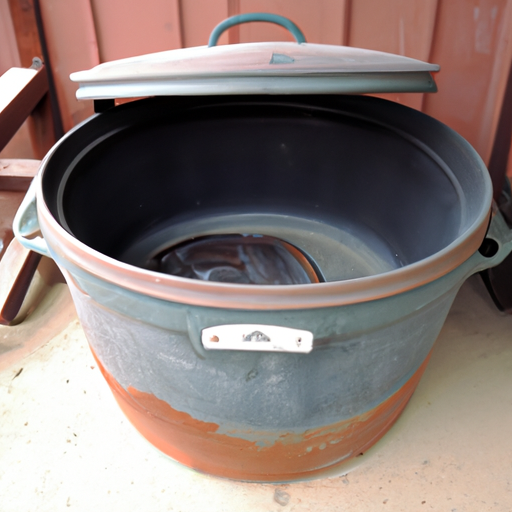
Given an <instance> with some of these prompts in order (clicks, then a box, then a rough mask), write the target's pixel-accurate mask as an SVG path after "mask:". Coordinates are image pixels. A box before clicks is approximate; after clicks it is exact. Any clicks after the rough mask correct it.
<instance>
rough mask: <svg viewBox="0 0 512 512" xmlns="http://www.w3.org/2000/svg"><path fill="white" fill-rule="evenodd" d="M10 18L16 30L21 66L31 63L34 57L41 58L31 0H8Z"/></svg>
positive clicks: (27, 65)
mask: <svg viewBox="0 0 512 512" xmlns="http://www.w3.org/2000/svg"><path fill="white" fill-rule="evenodd" d="M8 1H9V7H10V13H11V19H12V22H13V24H14V29H15V32H16V40H17V45H18V52H19V55H20V60H21V67H24V68H28V67H30V66H31V65H32V59H33V58H34V57H39V58H42V55H43V54H42V51H41V43H40V41H39V35H38V33H37V26H36V23H35V15H34V5H33V2H32V0H8Z"/></svg>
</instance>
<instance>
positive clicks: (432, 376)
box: [0, 277, 512, 512]
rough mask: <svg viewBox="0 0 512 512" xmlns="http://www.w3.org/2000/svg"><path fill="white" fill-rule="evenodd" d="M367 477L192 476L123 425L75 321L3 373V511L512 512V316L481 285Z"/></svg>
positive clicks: (369, 459) (452, 320)
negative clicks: (249, 479)
mask: <svg viewBox="0 0 512 512" xmlns="http://www.w3.org/2000/svg"><path fill="white" fill-rule="evenodd" d="M2 332H5V331H1V332H0V334H2ZM1 338H2V336H0V343H1ZM0 357H1V356H0ZM20 371H21V373H20ZM357 464H358V466H357V467H356V468H354V469H352V471H350V472H349V473H348V475H346V476H337V477H333V478H324V479H319V480H313V481H309V482H299V483H294V484H283V485H262V484H249V483H241V482H233V481H227V480H220V479H217V478H214V477H210V476H207V475H202V474H198V473H195V472H194V471H192V470H189V469H187V468H184V467H183V466H181V465H179V464H178V463H175V462H173V461H171V460H170V459H169V458H167V457H166V456H164V455H162V454H160V453H159V452H158V451H157V450H156V449H154V448H153V447H152V446H150V445H149V443H147V442H146V441H145V440H144V439H143V438H142V437H141V436H140V435H139V434H138V433H137V432H136V431H135V430H134V428H133V427H132V426H131V425H130V424H129V422H128V421H127V420H125V419H124V416H123V415H122V413H121V412H120V410H119V409H118V407H117V404H116V403H115V401H114V399H113V397H112V395H111V393H110V391H109V389H108V387H107V384H106V383H105V382H104V381H103V378H102V376H101V374H100V372H99V370H98V368H97V367H96V364H95V362H94V360H93V358H92V356H91V354H90V352H89V350H88V348H87V344H86V341H85V337H84V334H83V331H82V330H81V328H80V326H79V324H78V321H77V320H72V321H71V323H69V324H68V325H67V327H65V328H64V329H63V330H62V332H60V333H59V334H58V335H57V336H55V337H54V338H53V339H51V341H49V342H46V343H45V344H44V345H43V346H42V347H40V348H39V349H37V350H36V351H35V352H33V353H32V354H30V355H26V353H22V356H20V359H18V360H16V361H14V362H12V364H10V365H9V366H8V367H7V368H4V369H3V370H1V371H0V511H1V512H25V511H30V512H39V511H41V512H42V511H52V512H53V511H61V510H62V511H68V510H75V511H84V512H85V511H87V512H103V511H109V512H111V511H123V512H129V511H144V512H145V511H151V512H157V511H180V512H189V511H208V512H221V511H222V512H231V511H237V512H238V511H250V512H260V511H261V512H275V511H283V512H286V511H294V512H303V511H317V512H321V511H329V512H338V511H339V512H341V511H357V512H365V511H393V512H398V511H407V512H411V511H412V512H414V511H427V510H437V511H446V512H472V511H475V512H476V511H478V512H485V511H496V512H510V510H512V316H504V315H502V314H500V313H499V312H498V311H497V310H496V309H495V307H494V305H493V304H492V303H491V301H490V299H489V297H488V296H487V293H486V291H485V290H484V288H483V285H482V284H481V282H480V281H479V279H478V278H477V277H473V278H471V279H470V280H469V281H468V282H467V283H466V284H465V285H464V286H463V288H462V290H461V292H460V293H459V295H458V297H457V300H456V302H455V304H454V306H453V308H452V311H451V312H450V315H449V317H448V319H447V322H446V324H445V327H444V329H443V331H442V333H441V336H440V338H439V340H438V341H437V344H436V346H435V349H434V353H433V356H432V359H431V362H430V363H429V366H428V368H427V371H426V373H425V375H424V377H423V379H422V380H421V382H420V385H419V387H418V389H417V390H416V392H415V394H414V395H413V397H412V399H411V401H410V403H409V405H408V406H407V408H406V410H405V412H404V413H403V415H402V416H401V417H400V419H399V420H398V422H397V423H396V424H395V426H394V427H393V428H392V430H391V431H390V432H389V433H388V434H387V435H386V436H385V437H384V439H383V440H382V441H381V442H379V444H378V445H377V446H376V447H374V449H372V450H370V451H369V452H367V453H366V454H364V455H363V456H362V457H359V458H358V459H357ZM346 469H347V468H346Z"/></svg>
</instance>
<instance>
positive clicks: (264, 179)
mask: <svg viewBox="0 0 512 512" xmlns="http://www.w3.org/2000/svg"><path fill="white" fill-rule="evenodd" d="M374 112H375V115H374V114H373V113H374ZM432 122H433V123H435V125H434V126H433V128H434V130H432V129H430V130H423V129H422V127H421V124H422V123H423V124H424V123H427V125H426V126H427V128H432V127H430V126H429V125H428V123H432ZM408 126H410V127H411V131H412V132H414V131H415V133H414V134H413V135H412V134H411V133H409V131H407V130H406V129H404V127H405V128H407V127H408ZM441 126H442V125H441V124H440V123H437V122H435V121H433V120H431V119H430V118H427V116H424V115H423V114H421V113H419V112H415V111H412V110H411V109H408V108H405V107H401V106H399V105H395V104H390V102H386V101H384V100H378V99H375V98H365V97H359V98H355V97H321V98H320V97H317V98H315V97H309V98H307V97H299V98H298V97H294V98H283V97H244V98H179V99H175V98H151V99H146V100H140V101H136V102H133V103H130V104H126V105H122V106H119V107H115V108H113V109H111V110H109V111H107V112H105V113H103V114H100V115H98V116H96V117H94V118H92V119H91V120H90V121H89V122H87V123H85V124H84V125H82V126H81V127H80V128H78V129H77V130H75V131H74V132H73V133H72V134H70V135H69V136H68V137H66V138H65V139H64V140H63V141H61V143H60V144H59V146H58V147H57V148H56V150H55V152H54V153H53V155H52V157H51V158H50V159H49V162H48V164H47V167H46V169H45V172H44V176H43V194H44V197H45V201H46V203H47V205H48V207H49V208H50V211H51V212H52V214H53V215H54V217H55V218H56V219H57V220H58V222H59V223H60V224H61V225H62V226H63V227H64V228H65V229H67V230H68V231H69V232H70V233H71V234H72V235H73V236H75V237H76V238H77V239H79V240H80V241H81V242H83V243H85V244H86V245H88V246H89V247H91V248H93V249H95V250H97V251H99V252H100V253H103V254H105V255H107V256H110V257H112V258H114V259H117V260H120V261H124V262H127V263H131V264H133V265H136V266H140V267H145V268H149V269H151V268H154V261H155V258H158V257H159V255H163V254H166V253H167V252H168V251H169V250H170V249H171V248H172V247H174V246H179V245H180V244H183V243H185V242H186V241H187V240H191V239H194V238H197V237H204V236H212V235H251V236H253V235H257V236H260V235H261V236H268V237H275V238H277V239H279V240H281V241H283V242H284V243H287V244H291V245H292V246H294V247H296V248H297V249H298V250H299V251H301V252H302V253H303V254H304V255H305V257H306V258H307V259H308V260H310V261H311V262H312V263H313V265H314V266H315V267H317V268H318V269H319V272H320V274H321V275H322V276H323V278H322V280H323V279H325V280H326V281H337V280H343V279H351V278H357V277H364V276H368V275H374V274H378V273H382V272H387V271H389V270H393V269H396V268H399V267H401V266H404V265H409V264H411V263H414V262H417V261H419V260H422V259H424V258H427V257H429V256H431V255H433V254H435V253H436V252H438V251H440V250H442V249H443V248H445V247H446V246H447V245H449V244H450V243H452V242H453V241H454V240H456V239H457V237H458V236H460V235H461V233H463V232H464V231H465V230H467V229H468V226H470V225H471V223H472V222H474V221H475V218H476V217H477V216H478V215H479V214H480V209H481V205H479V204H478V183H476V182H475V178H474V176H478V172H480V173H481V171H480V170H478V169H477V170H476V171H478V172H476V171H473V170H472V169H471V167H474V168H477V167H478V165H477V164H474V163H473V164H471V165H467V164H466V166H465V167H466V169H463V167H464V165H465V163H464V161H460V158H459V159H457V155H454V157H453V160H454V162H455V164H454V165H452V164H450V163H448V164H447V163H446V158H444V157H443V155H442V154H441V156H439V155H440V152H439V151H438V150H437V146H439V147H440V148H441V147H442V151H441V153H442V152H443V151H444V152H445V155H448V156H449V158H447V159H448V160H449V159H450V158H452V157H451V153H452V152H453V150H450V148H449V147H448V149H447V148H446V147H445V146H449V141H447V139H446V136H447V135H446V133H445V134H444V136H443V134H441V135H439V134H437V133H433V132H434V131H435V129H437V130H438V131H441V132H442V129H441V128H438V127H441ZM423 131H425V138H427V139H429V140H426V141H422V140H421V139H420V138H419V136H418V134H420V137H421V133H423ZM448 135H449V134H448ZM436 145H437V146H436ZM455 152H456V151H455ZM457 162H459V163H457ZM457 166H459V167H460V169H459V168H458V167H457ZM454 167H457V168H455V169H454ZM468 167H469V169H468ZM464 173H466V174H464ZM471 173H473V174H471ZM479 179H481V178H479ZM471 180H473V181H471ZM464 181H467V182H468V183H471V184H472V186H471V187H469V186H467V185H465V183H464ZM465 188H466V189H467V190H465ZM468 198H469V199H471V202H470V201H468ZM475 201H476V204H477V206H471V207H469V206H468V205H471V204H472V203H475ZM480 203H481V198H480ZM152 265H153V267H152Z"/></svg>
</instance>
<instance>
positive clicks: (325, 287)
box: [36, 152, 491, 310]
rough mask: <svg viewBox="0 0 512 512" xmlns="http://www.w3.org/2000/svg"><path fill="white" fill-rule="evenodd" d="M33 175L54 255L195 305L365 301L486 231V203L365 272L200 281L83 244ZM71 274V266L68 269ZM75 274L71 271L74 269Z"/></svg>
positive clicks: (420, 274)
mask: <svg viewBox="0 0 512 512" xmlns="http://www.w3.org/2000/svg"><path fill="white" fill-rule="evenodd" d="M50 155H51V152H50V153H49V154H48V155H47V157H46V158H45V160H43V163H42V165H41V171H40V173H39V174H38V177H37V178H36V179H37V192H36V194H37V212H38V219H39V224H40V227H41V231H42V233H43V235H44V237H45V239H46V241H47V244H48V247H49V249H50V252H51V254H52V256H53V257H54V258H55V260H56V261H57V262H58V263H59V264H61V265H63V266H64V267H67V266H68V265H66V263H68V264H69V263H70V264H71V265H72V266H73V267H75V268H78V269H81V270H83V271H85V272H87V273H88V274H90V275H92V276H95V277H96V278H99V279H100V280H102V281H104V282H106V283H107V284H110V285H114V286H121V287H122V288H125V289H127V290H130V291H132V292H135V293H137V294H140V295H148V296H151V297H154V298H157V299H162V300H166V301H173V302H179V303H184V304H189V305H195V306H203V307H213V308H228V309H251V310H270V309H272V310H275V309H306V308H319V307H331V306H342V305H349V304H356V303H360V302H368V301H371V300H376V299H381V298H384V297H390V296H393V295H398V294H400V293H404V292H407V291H409V290H412V289H413V288H417V287H420V286H423V285H425V284H427V283H430V282H432V281H435V280H436V279H439V278H440V277H442V276H444V275H446V274H448V273H449V272H451V271H452V270H454V269H456V268H457V267H459V266H460V265H462V263H464V262H465V261H466V260H467V259H468V258H469V257H470V256H472V255H473V254H474V253H475V252H476V251H477V250H478V248H479V247H480V245H481V243H482V240H483V239H484V237H485V234H486V232H487V228H488V224H489V217H490V213H491V197H490V192H488V193H487V194H486V195H487V196H489V197H487V202H488V203H489V208H488V209H487V210H485V211H483V212H482V214H481V215H480V216H479V217H478V218H477V219H476V220H475V222H474V223H473V224H472V226H471V227H470V228H469V229H467V230H466V232H465V233H463V234H462V235H461V236H459V237H458V238H457V239H456V240H454V241H453V242H452V243H451V244H449V245H447V246H446V247H445V248H444V249H442V250H441V251H438V252H437V253H435V254H433V255H431V256H429V257H428V258H424V259H422V260H420V261H418V262H415V263H412V264H410V265H406V266H404V267H401V268H398V269H395V270H391V271H389V272H385V273H382V274H376V275H372V276H368V277H360V278H356V279H348V280H344V281H333V282H324V283H312V284H299V285H245V284H235V283H216V282H210V281H199V280H195V279H188V278H183V277H177V276H172V275H168V274H162V273H159V272H155V271H151V270H146V269H143V268H139V267H135V266H133V265H129V264H127V263H123V262H121V261H118V260H115V259H114V258H111V257H109V256H106V255H104V254H102V253H100V252H98V251H96V250H95V249H92V248H91V247H89V246H87V245H86V244H84V243H83V242H81V241H80V240H78V239H76V238H75V237H73V236H72V235H71V234H69V233H68V232H67V231H66V230H65V229H64V228H63V227H62V226H61V225H60V224H59V223H58V222H57V220H56V219H55V218H54V217H53V215H52V214H51V213H50V211H49V209H48V207H47V205H46V203H45V201H44V198H43V192H42V175H43V171H44V168H45V166H46V162H47V159H48V158H49V157H50ZM71 273H72V274H73V273H74V272H73V270H71ZM75 273H76V272H75Z"/></svg>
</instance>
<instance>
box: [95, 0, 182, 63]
mask: <svg viewBox="0 0 512 512" xmlns="http://www.w3.org/2000/svg"><path fill="white" fill-rule="evenodd" d="M91 5H92V11H93V14H94V22H95V26H96V35H97V40H98V47H99V55H100V60H101V62H106V61H110V60H115V59H122V58H125V57H132V56H135V55H142V54H145V53H153V52H159V51H164V50H173V49H176V48H181V47H182V39H181V21H180V9H179V2H178V0H146V1H145V2H141V1H140V0H109V1H108V2H105V1H104V0H91Z"/></svg>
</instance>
